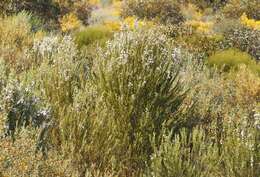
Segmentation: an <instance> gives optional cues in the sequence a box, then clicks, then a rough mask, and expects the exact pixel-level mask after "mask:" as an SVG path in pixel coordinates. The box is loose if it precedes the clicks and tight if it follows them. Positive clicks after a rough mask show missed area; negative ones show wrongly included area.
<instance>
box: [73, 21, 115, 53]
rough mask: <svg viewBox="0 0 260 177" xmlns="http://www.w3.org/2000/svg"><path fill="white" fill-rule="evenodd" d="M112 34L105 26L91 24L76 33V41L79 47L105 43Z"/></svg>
mask: <svg viewBox="0 0 260 177" xmlns="http://www.w3.org/2000/svg"><path fill="white" fill-rule="evenodd" d="M111 36H112V32H111V31H110V30H109V29H107V28H106V27H104V26H91V27H87V28H86V29H84V30H82V31H80V32H77V33H76V34H75V42H76V44H77V45H78V47H79V48H81V47H83V46H88V45H91V44H95V43H99V44H101V45H102V44H103V45H104V43H105V42H106V41H107V40H108V39H109V38H110V37H111Z"/></svg>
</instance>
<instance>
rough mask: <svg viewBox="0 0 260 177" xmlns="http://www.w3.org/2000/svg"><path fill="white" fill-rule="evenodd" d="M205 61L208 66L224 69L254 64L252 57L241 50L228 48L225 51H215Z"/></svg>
mask: <svg viewBox="0 0 260 177" xmlns="http://www.w3.org/2000/svg"><path fill="white" fill-rule="evenodd" d="M207 63H208V64H209V66H216V67H217V68H219V69H222V68H223V70H224V71H229V70H230V69H232V68H233V69H234V68H236V69H237V67H238V66H239V65H241V64H245V65H247V66H249V67H252V66H254V65H256V63H255V62H254V60H253V58H252V57H251V56H250V55H249V54H247V53H245V52H241V51H239V50H237V49H228V50H225V51H220V52H216V53H215V54H213V55H212V56H210V57H209V58H208V61H207Z"/></svg>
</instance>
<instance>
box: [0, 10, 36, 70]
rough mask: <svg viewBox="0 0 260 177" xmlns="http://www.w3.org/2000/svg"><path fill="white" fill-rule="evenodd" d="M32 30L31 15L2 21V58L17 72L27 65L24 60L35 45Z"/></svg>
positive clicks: (22, 15)
mask: <svg viewBox="0 0 260 177" xmlns="http://www.w3.org/2000/svg"><path fill="white" fill-rule="evenodd" d="M14 29H15V30H14ZM31 30H32V25H31V15H29V14H27V13H25V12H21V13H19V14H17V15H14V16H10V17H6V18H1V19H0V46H1V47H0V51H1V52H0V56H1V58H2V59H4V60H5V61H6V63H7V64H9V65H10V66H12V67H13V68H15V69H16V70H17V71H21V70H23V69H24V66H26V65H27V63H26V61H24V60H25V58H26V49H27V48H28V47H30V46H31V45H32V43H33V41H32V31H31Z"/></svg>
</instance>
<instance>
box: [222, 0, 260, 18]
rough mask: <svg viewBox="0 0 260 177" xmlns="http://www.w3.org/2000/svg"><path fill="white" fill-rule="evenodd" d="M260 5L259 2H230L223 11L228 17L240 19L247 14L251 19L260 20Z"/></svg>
mask: <svg viewBox="0 0 260 177" xmlns="http://www.w3.org/2000/svg"><path fill="white" fill-rule="evenodd" d="M259 9H260V5H259V1H258V0H244V1H241V0H230V1H229V2H228V3H227V4H226V6H225V7H224V9H223V13H224V14H225V15H226V16H227V17H231V18H239V17H241V16H242V15H243V13H246V14H247V15H248V16H249V18H253V19H255V20H259V19H260V16H259V14H260V11H259Z"/></svg>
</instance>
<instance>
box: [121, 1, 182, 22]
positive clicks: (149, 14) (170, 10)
mask: <svg viewBox="0 0 260 177" xmlns="http://www.w3.org/2000/svg"><path fill="white" fill-rule="evenodd" d="M122 8H123V9H122V16H123V17H128V16H137V17H138V18H141V19H148V20H151V19H157V20H158V21H160V22H162V23H172V24H176V23H180V22H182V21H183V17H182V15H181V13H180V8H179V6H178V5H177V3H175V2H174V1H171V0H161V1H157V0H144V1H143V0H130V1H124V4H123V7H122Z"/></svg>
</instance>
